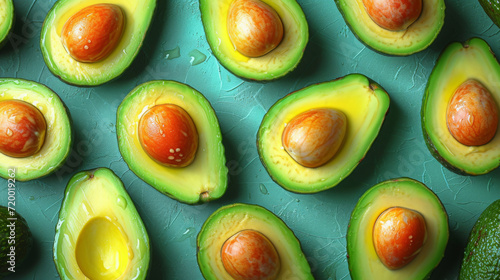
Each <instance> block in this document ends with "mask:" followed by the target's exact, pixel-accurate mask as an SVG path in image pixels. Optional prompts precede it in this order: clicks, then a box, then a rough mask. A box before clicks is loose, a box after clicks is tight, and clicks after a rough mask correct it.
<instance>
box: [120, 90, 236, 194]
mask: <svg viewBox="0 0 500 280" xmlns="http://www.w3.org/2000/svg"><path fill="white" fill-rule="evenodd" d="M160 104H175V105H178V106H180V107H181V108H183V109H184V110H186V112H187V113H188V114H189V115H190V116H191V118H192V119H193V122H194V124H195V126H196V129H197V131H198V137H199V139H198V141H199V143H198V150H197V152H196V155H195V158H194V160H193V162H192V163H191V164H190V165H188V166H186V167H182V168H176V167H168V166H164V165H162V164H159V163H157V162H156V161H155V160H153V159H152V158H151V157H150V156H149V155H148V154H147V153H146V152H145V150H144V149H143V148H142V146H141V143H140V141H139V136H138V131H139V130H138V129H139V128H138V126H139V121H140V119H141V117H142V115H143V114H144V113H145V112H146V111H147V110H148V109H149V108H151V107H153V106H155V105H160ZM116 126H117V135H118V146H119V148H120V152H121V154H122V156H123V159H124V160H125V162H126V163H127V164H128V166H129V168H130V169H131V170H132V171H133V172H134V173H135V174H136V175H137V176H138V177H140V178H141V179H142V180H144V181H145V182H146V183H148V184H150V185H151V186H153V187H154V188H156V189H157V190H158V191H160V192H162V193H164V194H166V195H168V196H170V197H172V198H174V199H177V200H179V201H181V202H184V203H188V204H196V203H203V202H207V201H211V200H214V199H217V198H219V197H221V196H222V195H223V194H224V192H225V191H226V188H227V173H228V169H227V167H226V157H225V153H224V146H223V145H222V133H221V131H220V127H219V121H218V119H217V116H216V115H215V112H214V110H213V108H212V106H211V104H210V102H209V101H208V100H207V99H206V98H205V97H204V96H203V95H202V94H201V93H199V92H198V91H196V90H195V89H193V88H191V87H189V86H188V85H185V84H182V83H178V82H173V81H152V82H147V83H144V84H142V85H139V86H138V87H136V88H135V89H133V90H132V91H131V92H130V93H129V94H128V95H127V96H126V97H125V99H124V100H123V101H122V103H121V105H120V106H119V107H118V113H117V122H116Z"/></svg>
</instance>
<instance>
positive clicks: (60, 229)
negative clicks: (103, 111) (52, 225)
mask: <svg viewBox="0 0 500 280" xmlns="http://www.w3.org/2000/svg"><path fill="white" fill-rule="evenodd" d="M149 261H150V246H149V237H148V233H147V231H146V228H145V227H144V224H143V222H142V220H141V217H140V216H139V213H137V210H136V209H135V206H134V203H133V202H132V200H131V199H130V197H129V195H128V193H127V191H126V190H125V188H124V187H123V183H122V182H121V181H120V179H119V178H118V177H117V176H116V175H115V174H114V173H113V171H111V170H109V169H107V168H99V169H96V170H91V171H83V172H80V173H77V174H75V175H74V176H73V177H72V178H71V179H70V181H69V183H68V186H67V187H66V191H65V194H64V199H63V202H62V206H61V210H60V212H59V221H58V223H57V227H56V235H55V242H54V262H55V264H56V268H57V271H58V272H59V276H60V277H61V279H99V280H104V279H106V280H107V279H109V280H111V279H113V280H114V279H145V278H146V275H147V273H148V267H149Z"/></svg>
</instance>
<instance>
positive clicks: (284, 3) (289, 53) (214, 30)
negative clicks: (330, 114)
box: [200, 0, 309, 81]
mask: <svg viewBox="0 0 500 280" xmlns="http://www.w3.org/2000/svg"><path fill="white" fill-rule="evenodd" d="M233 1H234V0H221V1H213V0H201V1H200V11H201V19H202V22H203V27H204V29H205V35H206V38H207V41H208V44H209V45H210V48H211V49H212V52H213V53H214V55H215V57H216V58H217V59H218V60H219V62H220V63H221V64H222V65H223V66H224V67H225V68H227V69H228V70H229V71H231V72H232V73H233V74H235V75H237V76H240V77H242V78H245V79H250V80H258V81H263V80H273V79H276V78H279V77H282V76H284V75H286V74H287V73H289V72H290V71H292V70H293V69H295V67H296V66H297V65H298V63H299V62H300V60H301V58H302V55H303V52H304V49H305V47H306V45H307V42H308V40H309V28H308V24H307V20H306V17H305V15H304V12H303V11H302V8H301V7H300V5H299V4H298V3H297V1H295V0H277V1H271V0H257V1H262V2H264V3H266V4H267V5H269V6H270V7H271V8H272V9H274V10H275V11H276V13H277V14H278V16H279V17H280V18H281V21H282V23H283V39H282V41H281V43H280V44H279V45H278V46H277V47H276V48H275V49H274V50H272V51H271V52H269V53H267V54H265V55H263V56H260V57H247V56H245V55H243V54H241V53H239V52H238V51H237V50H236V49H235V47H234V46H233V43H232V42H231V39H230V37H229V33H228V23H227V20H228V14H229V8H230V6H231V3H232V2H233Z"/></svg>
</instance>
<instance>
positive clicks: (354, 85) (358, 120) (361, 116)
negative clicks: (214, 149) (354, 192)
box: [257, 74, 390, 193]
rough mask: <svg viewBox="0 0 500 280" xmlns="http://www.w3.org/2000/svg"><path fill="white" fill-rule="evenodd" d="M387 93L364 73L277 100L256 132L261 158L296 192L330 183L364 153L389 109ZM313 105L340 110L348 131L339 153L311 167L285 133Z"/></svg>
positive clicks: (344, 174) (276, 177) (273, 174)
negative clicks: (290, 149) (297, 156)
mask: <svg viewBox="0 0 500 280" xmlns="http://www.w3.org/2000/svg"><path fill="white" fill-rule="evenodd" d="M389 103H390V100H389V95H388V94H387V93H386V92H385V91H384V89H382V88H381V87H380V86H379V85H377V84H376V83H374V82H372V81H370V80H369V79H368V78H367V77H365V76H363V75H360V74H351V75H348V76H345V77H343V78H340V79H337V80H334V81H329V82H324V83H320V84H315V85H312V86H309V87H306V88H304V89H301V90H299V91H297V92H294V93H292V94H289V95H287V96H285V97H284V98H282V99H281V100H279V101H278V102H276V103H275V104H274V105H273V106H272V107H271V108H270V109H269V111H268V112H267V114H266V115H265V116H264V119H263V120H262V123H261V125H260V128H259V131H258V134H257V145H258V152H259V155H260V159H261V161H262V163H263V164H264V166H265V167H266V169H267V171H268V173H269V174H270V175H271V177H272V178H273V180H274V181H276V182H277V183H278V184H279V185H281V186H282V187H283V188H285V189H287V190H289V191H293V192H298V193H314V192H319V191H322V190H326V189H328V188H331V187H333V186H335V185H337V184H338V183H340V182H341V181H342V180H343V179H344V178H346V177H347V176H348V175H349V174H350V173H351V172H352V171H353V170H354V169H355V167H356V166H357V165H358V164H359V162H360V161H361V160H362V159H363V158H364V157H365V155H366V153H367V152H368V150H369V149H370V147H371V145H372V143H373V141H374V140H375V138H376V137H377V135H378V133H379V131H380V128H381V126H382V123H383V121H384V119H385V115H386V113H387V110H388V109H389ZM314 108H331V109H336V110H338V111H341V112H343V113H344V114H345V116H346V118H347V131H346V135H345V137H344V140H343V142H342V146H341V147H340V150H339V151H338V152H337V154H336V155H335V156H334V157H333V158H332V159H331V160H330V161H329V162H327V163H326V164H325V165H322V166H320V167H316V168H308V167H304V166H302V165H300V164H299V163H297V162H296V161H295V160H294V159H293V158H292V157H291V156H289V154H288V153H287V152H286V151H285V149H284V148H283V145H282V140H281V138H282V135H283V131H284V129H285V126H286V124H287V123H288V122H290V120H291V119H292V118H293V117H295V116H296V115H298V114H300V113H302V112H305V111H308V110H310V109H314Z"/></svg>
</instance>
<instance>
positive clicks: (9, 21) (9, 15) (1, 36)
mask: <svg viewBox="0 0 500 280" xmlns="http://www.w3.org/2000/svg"><path fill="white" fill-rule="evenodd" d="M13 23H14V5H13V4H12V0H0V47H2V46H3V45H4V44H5V43H6V42H7V38H8V35H9V33H10V30H11V29H12V25H13Z"/></svg>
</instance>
